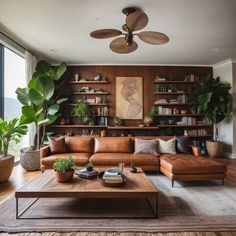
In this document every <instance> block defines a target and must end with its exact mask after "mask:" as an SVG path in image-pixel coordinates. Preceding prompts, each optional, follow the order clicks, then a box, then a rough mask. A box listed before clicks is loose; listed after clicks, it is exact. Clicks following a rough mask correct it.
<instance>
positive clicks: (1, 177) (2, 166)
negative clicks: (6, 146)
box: [0, 155, 14, 183]
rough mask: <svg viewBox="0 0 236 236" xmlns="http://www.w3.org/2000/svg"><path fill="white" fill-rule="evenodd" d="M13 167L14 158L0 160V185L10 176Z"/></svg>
mask: <svg viewBox="0 0 236 236" xmlns="http://www.w3.org/2000/svg"><path fill="white" fill-rule="evenodd" d="M13 166H14V156H12V155H7V156H6V157H1V159H0V183H3V182H6V181H7V180H8V179H9V178H10V176H11V172H12V169H13Z"/></svg>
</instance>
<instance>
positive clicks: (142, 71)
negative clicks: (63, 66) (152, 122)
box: [68, 66, 213, 125]
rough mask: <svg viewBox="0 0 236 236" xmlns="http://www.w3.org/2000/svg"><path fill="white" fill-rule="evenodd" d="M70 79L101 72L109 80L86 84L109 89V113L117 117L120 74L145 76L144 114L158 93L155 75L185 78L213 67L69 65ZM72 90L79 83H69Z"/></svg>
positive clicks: (127, 121) (129, 123)
mask: <svg viewBox="0 0 236 236" xmlns="http://www.w3.org/2000/svg"><path fill="white" fill-rule="evenodd" d="M68 69H69V72H70V78H69V79H70V80H74V75H75V74H76V73H78V74H80V76H81V77H84V78H87V79H90V80H92V79H93V77H94V76H95V75H96V74H97V73H101V74H102V75H103V76H105V77H106V79H107V80H108V81H109V83H108V84H104V85H100V84H99V85H84V86H90V87H99V88H103V89H104V90H105V91H108V92H109V93H110V95H109V96H108V97H107V98H108V103H109V115H110V116H111V117H115V114H116V113H115V97H116V95H115V82H116V77H118V76H138V77H143V89H144V91H143V95H144V96H143V98H144V101H143V105H144V115H146V114H147V113H148V112H149V111H150V109H151V108H152V105H153V103H154V101H155V100H156V95H154V94H153V92H154V90H155V85H154V83H153V81H154V79H155V77H156V76H157V75H158V76H160V77H168V78H170V79H171V80H183V79H184V78H185V76H186V75H189V74H195V75H197V76H200V77H201V76H204V75H207V74H212V73H213V71H212V67H186V66H69V67H68ZM69 86H70V88H71V89H72V90H77V88H78V85H69ZM141 123H142V120H126V121H124V124H125V125H138V124H141Z"/></svg>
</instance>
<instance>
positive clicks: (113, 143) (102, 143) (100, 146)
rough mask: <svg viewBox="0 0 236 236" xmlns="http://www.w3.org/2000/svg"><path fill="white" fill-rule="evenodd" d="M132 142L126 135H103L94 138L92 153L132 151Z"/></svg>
mask: <svg viewBox="0 0 236 236" xmlns="http://www.w3.org/2000/svg"><path fill="white" fill-rule="evenodd" d="M132 149H133V148H132V142H131V140H130V138H127V137H103V138H95V147H94V153H99V152H113V153H116V152H123V153H131V152H132Z"/></svg>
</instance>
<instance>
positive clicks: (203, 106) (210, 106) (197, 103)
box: [188, 75, 231, 157]
mask: <svg viewBox="0 0 236 236" xmlns="http://www.w3.org/2000/svg"><path fill="white" fill-rule="evenodd" d="M230 89H231V85H230V84H229V83H226V82H221V81H220V77H217V78H216V79H215V78H213V77H212V76H210V75H208V76H206V77H203V78H201V79H200V81H199V82H198V83H197V84H196V87H194V88H192V89H190V93H189V98H188V104H189V105H190V107H191V110H192V111H193V112H194V113H202V114H203V115H204V117H205V119H206V120H208V121H209V122H210V123H211V124H212V125H213V130H214V135H213V136H214V137H213V140H207V142H206V147H207V152H208V154H209V156H210V157H217V156H220V155H221V154H222V152H223V144H222V142H220V141H218V126H217V124H218V123H219V122H221V121H222V120H223V119H224V118H225V116H226V115H227V113H228V111H229V102H230V99H231V95H230V93H229V90H230Z"/></svg>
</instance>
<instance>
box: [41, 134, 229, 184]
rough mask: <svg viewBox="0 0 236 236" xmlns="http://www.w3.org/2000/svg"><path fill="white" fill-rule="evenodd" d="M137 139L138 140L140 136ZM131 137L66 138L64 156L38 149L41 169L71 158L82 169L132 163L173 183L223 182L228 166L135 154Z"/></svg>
mask: <svg viewBox="0 0 236 236" xmlns="http://www.w3.org/2000/svg"><path fill="white" fill-rule="evenodd" d="M139 138H140V137H139ZM141 138H145V139H154V138H160V139H163V140H169V139H171V138H173V137H172V136H161V137H141ZM134 142H135V139H134V138H128V137H103V138H99V137H98V138H97V137H96V138H93V137H81V136H74V137H68V136H66V138H65V143H66V150H67V152H66V153H57V154H52V153H51V151H50V147H49V146H45V147H43V148H41V150H40V158H41V169H42V170H45V169H50V168H52V166H53V163H54V161H55V160H56V159H58V158H65V157H68V156H72V157H73V158H74V159H75V162H76V165H77V166H85V165H86V164H87V163H89V162H92V163H93V164H94V165H95V166H104V167H108V166H118V164H119V163H125V165H127V166H130V164H131V163H135V164H136V165H137V166H140V167H142V169H143V170H144V171H159V170H160V171H161V172H162V173H163V174H165V175H166V176H168V177H169V178H170V179H171V180H172V186H173V184H174V180H199V179H206V180H208V179H216V180H222V183H223V180H224V178H225V176H226V171H227V166H226V165H224V164H222V163H219V162H217V161H214V160H211V159H208V158H202V157H195V156H193V155H189V154H174V155H173V154H161V155H160V156H159V157H157V156H155V155H151V154H134Z"/></svg>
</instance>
